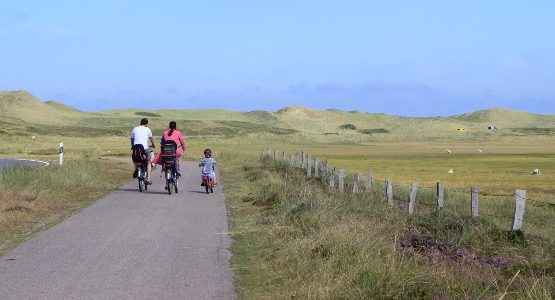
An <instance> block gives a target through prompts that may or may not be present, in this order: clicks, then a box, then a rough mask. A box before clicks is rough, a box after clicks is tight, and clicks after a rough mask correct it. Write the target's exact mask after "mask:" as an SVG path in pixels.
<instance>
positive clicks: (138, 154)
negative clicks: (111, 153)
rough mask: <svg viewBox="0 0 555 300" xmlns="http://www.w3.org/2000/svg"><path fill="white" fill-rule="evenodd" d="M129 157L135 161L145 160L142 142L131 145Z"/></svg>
mask: <svg viewBox="0 0 555 300" xmlns="http://www.w3.org/2000/svg"><path fill="white" fill-rule="evenodd" d="M131 159H133V162H135V163H141V162H144V161H146V160H147V156H146V151H145V148H144V146H143V145H142V144H137V145H134V146H133V154H131Z"/></svg>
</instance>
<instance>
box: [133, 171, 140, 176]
mask: <svg viewBox="0 0 555 300" xmlns="http://www.w3.org/2000/svg"><path fill="white" fill-rule="evenodd" d="M137 176H139V171H137V169H135V172H133V178H137Z"/></svg>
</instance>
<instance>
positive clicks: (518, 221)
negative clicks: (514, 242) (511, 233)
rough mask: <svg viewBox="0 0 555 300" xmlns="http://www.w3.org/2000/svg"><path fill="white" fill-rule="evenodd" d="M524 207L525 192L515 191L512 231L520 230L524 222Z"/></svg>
mask: <svg viewBox="0 0 555 300" xmlns="http://www.w3.org/2000/svg"><path fill="white" fill-rule="evenodd" d="M525 207H526V191H525V190H516V191H515V215H514V217H513V226H512V230H519V229H521V228H522V222H523V221H524V208H525Z"/></svg>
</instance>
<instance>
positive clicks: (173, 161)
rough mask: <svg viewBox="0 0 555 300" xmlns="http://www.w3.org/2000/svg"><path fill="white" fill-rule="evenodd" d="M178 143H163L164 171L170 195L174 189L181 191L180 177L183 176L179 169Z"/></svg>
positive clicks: (176, 191)
mask: <svg viewBox="0 0 555 300" xmlns="http://www.w3.org/2000/svg"><path fill="white" fill-rule="evenodd" d="M176 150H177V145H176V143H175V142H173V141H167V142H166V143H164V144H163V145H162V150H161V151H162V154H161V156H162V162H163V169H162V172H163V173H164V174H165V176H164V177H165V178H166V187H165V189H166V190H167V191H168V195H171V194H172V190H174V191H175V193H176V194H177V193H178V192H179V177H180V176H181V175H180V174H179V171H178V162H177V154H176V152H177V151H176Z"/></svg>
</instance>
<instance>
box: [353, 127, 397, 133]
mask: <svg viewBox="0 0 555 300" xmlns="http://www.w3.org/2000/svg"><path fill="white" fill-rule="evenodd" d="M358 132H360V133H364V134H374V133H391V131H389V130H387V129H385V128H370V129H359V130H358Z"/></svg>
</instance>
